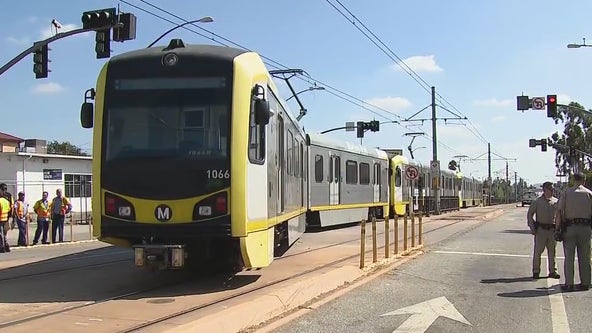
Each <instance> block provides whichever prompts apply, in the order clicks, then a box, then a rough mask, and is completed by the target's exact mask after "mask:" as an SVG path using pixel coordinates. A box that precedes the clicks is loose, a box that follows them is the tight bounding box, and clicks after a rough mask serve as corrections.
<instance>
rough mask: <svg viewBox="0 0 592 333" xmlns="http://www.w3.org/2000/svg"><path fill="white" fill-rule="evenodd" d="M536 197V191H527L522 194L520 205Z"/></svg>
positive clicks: (530, 201)
mask: <svg viewBox="0 0 592 333" xmlns="http://www.w3.org/2000/svg"><path fill="white" fill-rule="evenodd" d="M537 197H538V195H537V193H536V192H534V191H527V192H524V193H523V194H522V207H524V205H530V204H531V203H532V202H533V201H535V200H536V198H537Z"/></svg>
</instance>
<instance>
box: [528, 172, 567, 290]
mask: <svg viewBox="0 0 592 333" xmlns="http://www.w3.org/2000/svg"><path fill="white" fill-rule="evenodd" d="M557 202H558V200H557V198H555V197H554V196H553V183H551V182H544V183H543V195H541V196H540V197H538V198H537V199H536V200H534V201H533V202H532V204H531V205H530V207H529V208H528V213H527V214H526V218H527V220H528V227H529V228H530V232H531V233H532V234H533V235H534V253H533V258H532V278H533V279H538V278H539V277H540V273H541V254H543V252H544V251H545V248H547V257H548V265H549V266H548V268H549V277H550V278H553V279H559V278H560V276H559V274H557V265H556V263H555V246H556V244H557V242H556V241H555V238H554V233H555V213H556V208H557ZM535 215H536V220H535V219H534V218H533V216H535Z"/></svg>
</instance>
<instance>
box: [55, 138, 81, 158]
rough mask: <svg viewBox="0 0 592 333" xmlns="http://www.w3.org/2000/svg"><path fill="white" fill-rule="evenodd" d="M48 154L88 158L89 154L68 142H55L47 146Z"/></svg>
mask: <svg viewBox="0 0 592 333" xmlns="http://www.w3.org/2000/svg"><path fill="white" fill-rule="evenodd" d="M47 153H48V154H59V155H76V156H88V154H87V153H85V152H83V151H82V148H80V147H77V146H75V145H73V144H71V143H70V142H68V141H65V142H58V141H55V140H54V141H52V142H50V143H48V144H47Z"/></svg>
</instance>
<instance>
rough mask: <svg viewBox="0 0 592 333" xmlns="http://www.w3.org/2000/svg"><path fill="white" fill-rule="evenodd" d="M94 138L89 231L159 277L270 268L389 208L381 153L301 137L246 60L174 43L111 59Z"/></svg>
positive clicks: (91, 120) (258, 68)
mask: <svg viewBox="0 0 592 333" xmlns="http://www.w3.org/2000/svg"><path fill="white" fill-rule="evenodd" d="M86 97H87V98H90V99H94V100H95V102H94V104H93V103H91V102H88V101H87V102H85V103H84V104H83V106H82V110H81V122H82V126H83V127H85V128H91V127H94V132H93V155H94V158H93V190H92V191H93V192H92V194H93V195H92V205H93V223H94V234H95V236H96V237H98V238H99V239H100V240H101V241H104V242H108V243H111V244H115V245H118V246H124V247H131V248H134V251H135V263H136V265H138V266H148V267H151V268H154V269H167V268H181V267H183V266H185V264H186V263H190V262H194V263H201V262H220V261H225V262H227V263H230V264H232V265H234V266H235V267H236V266H239V267H265V266H267V265H269V264H270V263H271V262H272V261H273V259H274V257H275V256H278V255H281V254H282V253H283V252H284V251H285V250H286V249H287V248H288V247H289V246H290V245H291V244H293V242H295V241H296V240H297V239H298V237H300V235H301V234H302V233H303V232H304V231H305V228H306V225H307V224H308V225H309V226H317V227H323V226H328V225H335V224H339V223H348V222H356V221H359V220H360V219H362V218H365V217H367V216H368V215H369V214H375V213H376V212H386V213H388V211H389V191H388V188H389V184H388V179H389V159H388V157H387V155H386V153H385V152H383V151H380V150H377V149H367V148H365V147H361V146H359V145H352V144H347V143H342V142H335V141H331V140H328V139H326V138H324V137H322V136H318V135H311V134H310V135H309V134H305V133H304V132H303V130H302V129H301V127H300V126H298V123H297V121H296V119H295V118H294V117H293V116H292V115H291V114H290V113H289V112H288V111H287V108H286V106H285V103H284V101H283V100H282V99H281V98H280V97H279V95H278V90H277V88H276V86H275V85H274V82H273V80H272V78H271V76H270V75H269V72H268V71H267V69H266V68H265V65H264V64H263V62H262V60H261V58H260V56H259V55H258V54H256V53H254V52H249V51H245V50H240V49H235V48H229V47H220V46H212V45H185V44H184V43H183V41H181V40H178V39H174V40H171V42H170V43H169V45H168V46H166V47H162V46H159V47H151V48H147V49H141V50H136V51H132V52H128V53H125V54H121V55H118V56H115V57H113V58H112V59H110V60H109V61H108V62H107V63H106V64H105V66H104V67H103V69H102V70H101V72H100V74H99V76H98V80H97V84H96V90H95V89H89V90H88V91H87V95H86Z"/></svg>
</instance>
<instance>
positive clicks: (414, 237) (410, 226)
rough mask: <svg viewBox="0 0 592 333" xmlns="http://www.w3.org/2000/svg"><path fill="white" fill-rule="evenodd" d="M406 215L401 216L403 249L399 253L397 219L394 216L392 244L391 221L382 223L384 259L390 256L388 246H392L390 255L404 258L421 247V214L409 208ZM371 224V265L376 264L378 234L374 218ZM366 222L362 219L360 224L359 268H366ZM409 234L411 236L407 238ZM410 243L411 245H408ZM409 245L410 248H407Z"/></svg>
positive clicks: (397, 217) (387, 220)
mask: <svg viewBox="0 0 592 333" xmlns="http://www.w3.org/2000/svg"><path fill="white" fill-rule="evenodd" d="M406 212H407V213H406V214H405V215H403V228H402V229H403V239H402V240H403V249H402V252H401V251H400V250H401V248H400V239H399V238H400V237H399V219H400V217H399V216H397V215H396V214H395V216H394V218H393V242H391V241H390V224H391V219H389V218H387V219H385V220H384V221H382V223H384V233H382V234H381V235H382V241H383V242H384V245H383V246H381V247H383V248H384V258H385V259H388V258H390V255H391V249H390V245H391V244H392V245H393V251H392V254H393V255H394V256H395V257H400V256H406V255H408V254H409V253H411V252H413V251H416V250H419V249H421V248H422V247H423V212H421V211H420V212H412V211H411V210H410V209H409V207H407V209H406ZM416 218H417V224H416ZM369 223H370V224H371V239H372V263H373V264H375V263H376V262H378V236H379V235H378V234H377V223H378V222H377V221H376V218H375V217H372V218H371V219H370V222H369ZM367 224H368V221H367V220H365V219H363V220H362V221H361V223H360V268H361V269H362V268H364V267H365V266H366V238H367V236H366V225H367ZM409 233H411V236H410V237H409ZM409 243H411V244H409ZM409 245H411V246H409Z"/></svg>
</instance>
